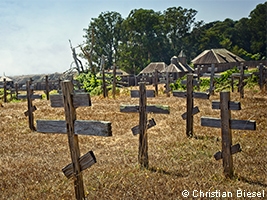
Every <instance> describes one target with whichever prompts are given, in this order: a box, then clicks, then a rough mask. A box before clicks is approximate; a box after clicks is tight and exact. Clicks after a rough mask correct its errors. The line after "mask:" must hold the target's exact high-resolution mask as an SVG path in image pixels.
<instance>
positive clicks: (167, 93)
mask: <svg viewBox="0 0 267 200" xmlns="http://www.w3.org/2000/svg"><path fill="white" fill-rule="evenodd" d="M166 95H167V97H170V77H169V72H168V71H166Z"/></svg>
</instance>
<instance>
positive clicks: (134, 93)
mask: <svg viewBox="0 0 267 200" xmlns="http://www.w3.org/2000/svg"><path fill="white" fill-rule="evenodd" d="M139 97H140V92H139V90H131V98H139ZM146 97H147V98H153V97H155V91H154V90H146Z"/></svg>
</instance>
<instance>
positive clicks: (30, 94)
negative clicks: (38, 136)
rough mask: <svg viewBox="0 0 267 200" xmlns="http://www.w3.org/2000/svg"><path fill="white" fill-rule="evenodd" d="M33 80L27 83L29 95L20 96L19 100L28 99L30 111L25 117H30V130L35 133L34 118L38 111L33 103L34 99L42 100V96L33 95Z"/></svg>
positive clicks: (26, 112) (25, 113)
mask: <svg viewBox="0 0 267 200" xmlns="http://www.w3.org/2000/svg"><path fill="white" fill-rule="evenodd" d="M31 84H32V80H30V81H27V83H26V90H27V95H18V99H27V103H28V110H27V111H25V112H24V115H25V116H28V119H29V128H30V129H31V130H32V131H35V130H36V128H35V127H34V117H33V112H34V111H35V110H37V108H36V106H33V104H32V101H33V100H34V99H42V95H40V94H33V89H32V87H31Z"/></svg>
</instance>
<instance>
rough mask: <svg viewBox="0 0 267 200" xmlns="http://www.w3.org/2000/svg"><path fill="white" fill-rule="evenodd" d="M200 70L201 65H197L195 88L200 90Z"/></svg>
mask: <svg viewBox="0 0 267 200" xmlns="http://www.w3.org/2000/svg"><path fill="white" fill-rule="evenodd" d="M200 71H201V67H200V65H198V66H197V82H198V84H197V90H198V91H199V90H200Z"/></svg>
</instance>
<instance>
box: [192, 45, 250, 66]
mask: <svg viewBox="0 0 267 200" xmlns="http://www.w3.org/2000/svg"><path fill="white" fill-rule="evenodd" d="M243 61H245V60H244V59H242V58H240V57H239V56H237V55H235V54H233V53H232V52H230V51H228V50H227V49H210V50H205V51H203V52H202V53H201V54H199V55H198V56H197V57H195V58H194V59H193V60H192V61H191V62H192V63H193V64H194V65H196V64H198V65H200V64H203V65H205V64H216V63H231V62H243Z"/></svg>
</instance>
